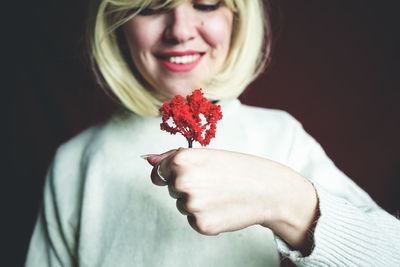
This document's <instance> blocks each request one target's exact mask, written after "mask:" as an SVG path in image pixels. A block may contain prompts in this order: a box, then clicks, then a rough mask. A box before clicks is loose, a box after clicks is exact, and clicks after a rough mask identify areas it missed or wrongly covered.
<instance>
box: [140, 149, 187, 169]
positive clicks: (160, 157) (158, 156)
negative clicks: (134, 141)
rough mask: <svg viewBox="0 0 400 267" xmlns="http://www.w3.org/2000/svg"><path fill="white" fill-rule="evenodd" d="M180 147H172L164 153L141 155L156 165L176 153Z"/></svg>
mask: <svg viewBox="0 0 400 267" xmlns="http://www.w3.org/2000/svg"><path fill="white" fill-rule="evenodd" d="M178 150H179V149H172V150H170V151H167V152H164V153H162V154H149V155H143V156H141V157H142V158H143V159H145V160H147V162H148V163H150V165H152V166H156V165H157V164H159V163H160V162H161V161H162V160H163V159H165V158H166V157H168V156H170V155H172V154H174V153H176V152H177V151H178Z"/></svg>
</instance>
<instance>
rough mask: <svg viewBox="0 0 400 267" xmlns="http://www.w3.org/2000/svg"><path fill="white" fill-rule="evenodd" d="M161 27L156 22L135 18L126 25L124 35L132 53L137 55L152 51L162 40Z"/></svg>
mask: <svg viewBox="0 0 400 267" xmlns="http://www.w3.org/2000/svg"><path fill="white" fill-rule="evenodd" d="M159 29H160V27H159V25H158V23H156V22H147V21H146V20H143V19H140V18H133V19H132V20H131V21H129V22H127V23H126V24H125V25H124V33H125V37H126V40H127V42H128V45H129V47H130V48H131V51H133V52H135V53H137V52H140V51H143V50H151V48H152V47H153V46H154V45H155V44H156V43H157V42H158V40H159V38H160V31H159Z"/></svg>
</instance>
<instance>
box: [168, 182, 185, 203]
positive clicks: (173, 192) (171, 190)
mask: <svg viewBox="0 0 400 267" xmlns="http://www.w3.org/2000/svg"><path fill="white" fill-rule="evenodd" d="M168 192H169V195H170V196H171V197H172V198H175V199H178V198H181V197H183V196H184V195H183V193H181V192H178V191H177V190H176V189H175V187H173V182H172V181H171V180H169V181H168Z"/></svg>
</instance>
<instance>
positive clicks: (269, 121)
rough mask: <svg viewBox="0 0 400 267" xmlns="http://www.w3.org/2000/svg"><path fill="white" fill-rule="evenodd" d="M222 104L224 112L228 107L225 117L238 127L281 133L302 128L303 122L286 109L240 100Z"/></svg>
mask: <svg viewBox="0 0 400 267" xmlns="http://www.w3.org/2000/svg"><path fill="white" fill-rule="evenodd" d="M221 105H222V110H223V112H224V109H226V112H225V113H224V118H223V119H225V120H226V121H229V122H230V123H231V124H232V125H235V127H236V128H237V127H241V128H243V129H248V130H253V131H257V132H268V133H276V134H279V135H280V134H283V133H288V132H293V131H295V130H296V129H298V128H302V126H301V123H300V122H299V121H298V120H297V119H296V118H294V117H293V116H292V115H290V114H289V113H288V112H286V111H284V110H279V109H270V108H262V107H256V106H249V105H245V104H242V103H240V101H239V100H234V101H231V102H229V103H226V102H223V103H221Z"/></svg>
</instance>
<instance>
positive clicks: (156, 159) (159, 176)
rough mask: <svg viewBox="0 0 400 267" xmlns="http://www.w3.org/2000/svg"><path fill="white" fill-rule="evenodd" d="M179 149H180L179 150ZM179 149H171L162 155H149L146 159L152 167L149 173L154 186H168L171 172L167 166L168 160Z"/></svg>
mask: <svg viewBox="0 0 400 267" xmlns="http://www.w3.org/2000/svg"><path fill="white" fill-rule="evenodd" d="M179 149H180V148H179ZM179 149H172V150H170V151H168V152H165V153H162V154H160V155H149V156H148V157H147V158H146V159H147V161H148V162H149V163H150V164H151V165H153V166H154V167H153V170H152V171H151V175H150V177H151V181H152V182H153V184H155V185H159V186H164V185H167V184H168V181H169V180H171V178H172V176H173V172H172V170H171V169H170V168H168V167H167V166H169V159H170V158H171V157H172V156H173V155H174V154H175V153H176V152H178V151H179Z"/></svg>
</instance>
